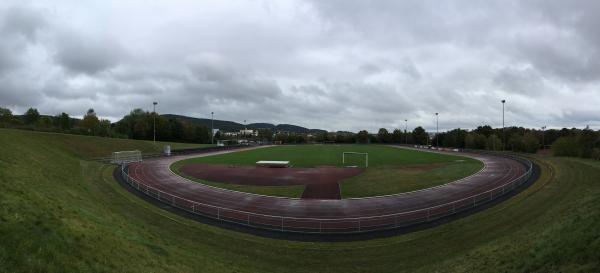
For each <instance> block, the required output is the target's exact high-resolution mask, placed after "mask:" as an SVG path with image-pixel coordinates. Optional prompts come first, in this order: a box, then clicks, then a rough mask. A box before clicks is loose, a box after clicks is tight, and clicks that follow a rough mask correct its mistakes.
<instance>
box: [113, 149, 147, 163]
mask: <svg viewBox="0 0 600 273" xmlns="http://www.w3.org/2000/svg"><path fill="white" fill-rule="evenodd" d="M141 161H142V152H140V151H138V150H135V151H120V152H114V153H113V154H112V159H111V161H110V163H112V164H119V165H121V164H128V163H134V162H141Z"/></svg>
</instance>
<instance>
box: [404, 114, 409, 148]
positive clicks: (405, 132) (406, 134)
mask: <svg viewBox="0 0 600 273" xmlns="http://www.w3.org/2000/svg"><path fill="white" fill-rule="evenodd" d="M407 132H408V119H405V120H404V139H405V140H404V141H405V142H406V144H407V145H408V133H407Z"/></svg>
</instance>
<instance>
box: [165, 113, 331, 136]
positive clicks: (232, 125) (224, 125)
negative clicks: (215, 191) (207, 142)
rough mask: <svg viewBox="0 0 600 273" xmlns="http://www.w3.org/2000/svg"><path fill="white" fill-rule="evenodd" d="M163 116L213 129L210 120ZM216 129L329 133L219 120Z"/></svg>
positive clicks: (298, 127)
mask: <svg viewBox="0 0 600 273" xmlns="http://www.w3.org/2000/svg"><path fill="white" fill-rule="evenodd" d="M161 116H163V117H165V118H172V119H180V120H185V121H187V122H191V123H194V124H200V125H204V126H206V127H208V128H210V127H211V120H210V119H205V118H193V117H188V116H181V115H173V114H164V115H161ZM214 128H215V129H220V130H222V131H238V130H241V129H244V128H248V129H272V130H274V131H285V132H292V133H313V134H316V133H323V132H327V131H325V130H321V129H308V128H305V127H301V126H297V125H291V124H279V125H275V124H271V123H249V124H247V125H246V126H244V124H241V123H237V122H233V121H226V120H217V119H215V120H214Z"/></svg>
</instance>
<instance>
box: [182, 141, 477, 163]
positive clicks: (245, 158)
mask: <svg viewBox="0 0 600 273" xmlns="http://www.w3.org/2000/svg"><path fill="white" fill-rule="evenodd" d="M343 152H360V153H369V167H382V166H399V165H413V164H429V163H444V162H453V161H455V160H466V159H468V158H465V157H459V156H452V155H441V154H434V153H425V152H419V151H414V150H406V149H399V148H394V147H389V146H382V145H294V146H292V145H289V146H288V145H285V146H274V147H268V148H263V149H256V150H250V151H245V152H240V153H230V154H222V155H216V156H210V157H198V158H192V159H187V160H184V161H181V162H179V163H178V164H188V163H207V164H228V165H255V164H256V161H259V160H284V161H290V164H291V165H292V166H294V167H317V166H338V167H342V166H349V165H355V166H359V167H361V166H364V165H365V160H364V157H362V156H357V155H355V156H348V161H349V162H347V163H346V164H343V163H342V153H343Z"/></svg>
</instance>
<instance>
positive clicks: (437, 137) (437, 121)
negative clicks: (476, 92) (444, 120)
mask: <svg viewBox="0 0 600 273" xmlns="http://www.w3.org/2000/svg"><path fill="white" fill-rule="evenodd" d="M438 114H439V113H435V146H436V147H440V126H439V125H440V119H439V115H438Z"/></svg>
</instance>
